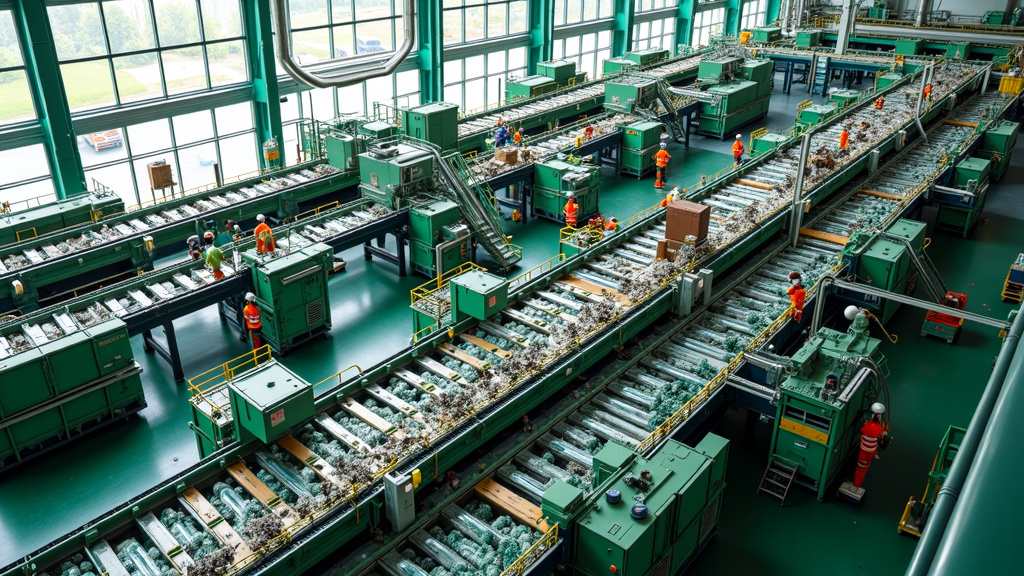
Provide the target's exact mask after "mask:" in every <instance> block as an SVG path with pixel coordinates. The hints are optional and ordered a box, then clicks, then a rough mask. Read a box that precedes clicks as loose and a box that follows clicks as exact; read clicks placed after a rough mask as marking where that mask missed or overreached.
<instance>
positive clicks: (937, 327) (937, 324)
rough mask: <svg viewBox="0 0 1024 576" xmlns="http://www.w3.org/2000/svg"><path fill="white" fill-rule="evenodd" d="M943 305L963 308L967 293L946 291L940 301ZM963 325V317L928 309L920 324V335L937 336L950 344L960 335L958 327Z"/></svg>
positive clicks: (958, 308)
mask: <svg viewBox="0 0 1024 576" xmlns="http://www.w3.org/2000/svg"><path fill="white" fill-rule="evenodd" d="M940 304H942V305H943V306H949V307H950V308H954V309H956V310H963V309H964V307H965V306H967V294H960V293H957V292H952V291H950V292H946V296H945V297H944V298H943V299H942V302H940ZM963 325H964V319H963V318H959V317H957V316H953V315H950V314H943V313H942V312H934V311H929V312H928V314H926V315H925V317H924V325H923V326H921V336H938V337H939V338H942V339H943V340H945V341H946V343H947V344H952V343H953V342H955V341H956V337H957V336H959V335H960V327H961V326H963Z"/></svg>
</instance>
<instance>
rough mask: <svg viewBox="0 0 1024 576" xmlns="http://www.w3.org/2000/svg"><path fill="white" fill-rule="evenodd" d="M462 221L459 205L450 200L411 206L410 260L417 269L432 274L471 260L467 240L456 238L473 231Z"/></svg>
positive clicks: (466, 238)
mask: <svg viewBox="0 0 1024 576" xmlns="http://www.w3.org/2000/svg"><path fill="white" fill-rule="evenodd" d="M461 221H462V213H461V212H460V211H459V206H458V205H457V204H455V203H454V202H450V201H448V200H435V201H432V202H427V203H424V204H417V205H416V206H413V207H412V209H410V210H409V263H410V265H411V266H412V268H413V270H415V271H416V272H418V273H420V274H422V275H424V276H426V277H428V278H432V277H433V276H435V275H436V274H437V273H438V272H439V271H440V272H446V271H448V270H451V269H452V268H455V267H456V266H458V265H460V264H463V263H465V262H468V261H469V260H470V257H471V256H472V255H471V254H470V250H471V249H470V248H469V247H468V246H467V243H466V242H455V240H458V239H463V240H468V235H469V231H468V229H467V227H466V226H465V225H464V224H461ZM439 245H440V246H441V261H440V262H438V255H437V247H438V246H439ZM438 268H440V270H439V269H438Z"/></svg>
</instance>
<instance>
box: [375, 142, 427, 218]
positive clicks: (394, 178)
mask: <svg viewBox="0 0 1024 576" xmlns="http://www.w3.org/2000/svg"><path fill="white" fill-rule="evenodd" d="M433 175H434V157H433V156H432V155H431V154H430V153H429V152H426V151H424V150H420V149H418V148H413V147H412V146H408V145H406V144H386V145H385V144H382V145H378V146H375V147H373V148H370V150H369V151H368V152H366V153H364V154H360V155H359V182H360V184H359V189H360V191H361V192H362V194H363V196H364V197H366V198H369V199H371V200H373V201H374V202H376V203H378V204H381V205H383V206H387V207H388V208H391V209H392V210H397V209H399V208H402V207H403V203H404V202H405V199H406V198H407V197H409V196H412V195H413V194H412V192H413V191H414V190H416V189H417V188H418V185H423V186H426V185H428V184H429V183H430V181H431V179H432V178H433Z"/></svg>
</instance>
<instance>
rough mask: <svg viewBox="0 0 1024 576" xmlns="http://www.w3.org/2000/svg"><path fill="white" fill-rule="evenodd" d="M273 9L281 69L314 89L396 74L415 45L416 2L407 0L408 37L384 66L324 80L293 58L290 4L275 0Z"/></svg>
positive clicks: (358, 59)
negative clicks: (289, 18) (289, 24)
mask: <svg viewBox="0 0 1024 576" xmlns="http://www.w3.org/2000/svg"><path fill="white" fill-rule="evenodd" d="M273 5H274V27H275V28H276V29H277V30H276V32H277V33H276V34H275V36H276V39H275V42H277V57H278V59H280V61H281V66H282V67H283V68H284V69H285V71H286V72H288V75H289V76H291V77H292V78H294V79H296V80H298V81H299V82H302V83H304V84H308V85H310V86H312V87H314V88H343V87H345V86H351V85H353V84H358V83H360V82H363V81H365V80H369V79H371V78H378V77H380V76H385V75H388V74H391V73H393V72H394V71H395V70H396V69H397V68H398V66H399V65H400V64H401V63H402V62H404V61H405V59H406V57H408V56H409V54H410V53H411V52H412V47H413V46H414V45H415V44H416V0H404V1H403V6H404V10H403V13H402V29H403V31H404V33H405V40H404V41H403V42H402V45H401V46H400V47H399V48H398V50H396V51H395V52H394V53H393V54H392V55H391V58H389V59H388V60H387V61H385V62H381V63H379V64H377V65H376V66H372V67H371V68H369V69H368V70H360V71H354V72H346V73H343V74H341V75H340V76H338V77H337V78H325V77H322V76H319V75H317V74H313V73H310V72H309V71H307V70H306V69H304V68H303V67H302V66H301V65H299V63H298V62H296V61H295V60H294V59H293V58H292V36H291V30H290V29H289V26H288V0H273ZM377 58H380V56H379V55H375V54H363V55H359V56H353V57H352V58H351V59H349V60H350V62H351V63H354V64H363V63H369V62H373V61H374V60H376V59H377Z"/></svg>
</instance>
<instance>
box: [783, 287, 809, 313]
mask: <svg viewBox="0 0 1024 576" xmlns="http://www.w3.org/2000/svg"><path fill="white" fill-rule="evenodd" d="M786 293H787V294H789V301H790V302H792V303H793V307H794V308H796V309H797V310H803V309H804V300H806V299H807V290H804V287H803V286H801V285H799V284H794V285H793V286H790V287H789V290H786Z"/></svg>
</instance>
